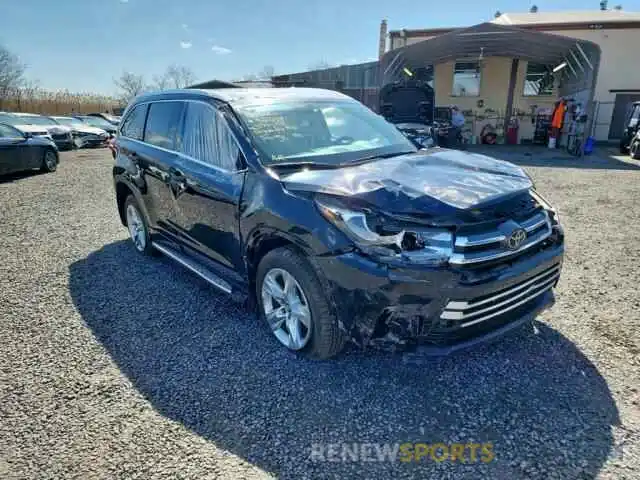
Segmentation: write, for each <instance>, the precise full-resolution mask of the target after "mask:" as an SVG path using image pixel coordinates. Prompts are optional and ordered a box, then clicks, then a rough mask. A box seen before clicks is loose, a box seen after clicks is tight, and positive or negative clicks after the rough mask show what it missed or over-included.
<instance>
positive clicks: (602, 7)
mask: <svg viewBox="0 0 640 480" xmlns="http://www.w3.org/2000/svg"><path fill="white" fill-rule="evenodd" d="M608 4H609V2H608V1H607V0H602V1H601V2H600V10H603V11H604V10H607V5H608Z"/></svg>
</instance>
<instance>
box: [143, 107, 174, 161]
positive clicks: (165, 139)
mask: <svg viewBox="0 0 640 480" xmlns="http://www.w3.org/2000/svg"><path fill="white" fill-rule="evenodd" d="M183 109H184V103H183V102H177V101H176V102H158V103H152V104H151V105H150V106H149V115H148V116H147V126H146V128H145V131H144V141H145V142H147V143H150V144H151V145H156V146H158V147H162V148H166V149H169V150H175V149H176V145H177V144H179V143H181V142H180V139H179V138H178V136H179V135H180V133H181V121H182V111H183Z"/></svg>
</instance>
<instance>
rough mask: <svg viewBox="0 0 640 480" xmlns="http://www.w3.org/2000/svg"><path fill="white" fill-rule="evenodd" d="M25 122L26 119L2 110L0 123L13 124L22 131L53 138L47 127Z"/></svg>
mask: <svg viewBox="0 0 640 480" xmlns="http://www.w3.org/2000/svg"><path fill="white" fill-rule="evenodd" d="M23 122H24V120H22V119H21V118H20V117H16V116H15V115H14V114H12V113H8V112H0V123H4V124H7V125H11V126H12V127H15V128H17V129H18V130H20V132H22V133H29V134H31V135H32V136H34V137H44V138H46V139H48V140H53V138H51V135H50V134H49V132H48V131H47V129H46V128H44V127H42V126H38V125H29V124H25V123H23Z"/></svg>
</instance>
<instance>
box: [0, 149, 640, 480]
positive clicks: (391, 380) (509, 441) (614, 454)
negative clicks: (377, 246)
mask: <svg viewBox="0 0 640 480" xmlns="http://www.w3.org/2000/svg"><path fill="white" fill-rule="evenodd" d="M519 160H520V161H521V162H522V163H524V164H525V165H524V166H525V167H526V168H527V170H528V171H529V172H530V173H531V175H532V176H533V178H534V179H535V181H536V184H537V186H538V188H539V190H540V191H541V192H543V194H544V195H545V196H546V197H547V198H548V199H549V200H550V201H551V202H552V203H554V204H555V205H556V206H557V207H558V208H559V211H560V215H561V219H562V221H563V222H564V225H565V228H566V233H567V239H568V240H567V242H568V245H567V256H566V262H565V268H564V273H563V277H562V279H561V282H560V286H559V288H558V291H557V303H556V305H555V306H554V307H553V309H552V310H550V311H548V312H545V313H544V314H543V315H542V316H541V318H540V319H539V321H538V322H536V324H535V327H534V328H531V329H525V330H523V331H521V332H519V333H517V334H516V335H513V336H510V337H508V338H505V339H503V340H502V341H500V342H499V343H496V344H492V345H488V346H484V347H481V348H479V349H476V350H474V351H473V352H470V353H465V354H461V355H456V356H453V357H449V358H444V359H428V358H424V357H422V356H421V355H419V354H404V355H403V354H395V355H394V354H385V353H378V352H364V353H363V352H359V351H356V350H353V349H352V350H348V351H347V352H346V353H345V354H343V355H342V356H340V357H339V358H338V359H335V360H333V361H327V362H311V361H306V360H302V359H300V358H297V357H296V356H294V355H291V354H289V353H287V352H285V351H284V349H282V348H280V347H279V346H278V344H277V343H276V340H275V339H272V338H271V337H270V336H269V335H268V332H266V331H265V330H264V329H263V328H260V327H259V326H258V325H257V321H256V318H255V316H254V315H253V314H251V313H250V312H248V311H246V310H245V309H243V307H241V306H238V305H236V304H234V303H232V302H231V301H230V300H229V299H228V298H226V297H225V296H223V295H221V294H219V293H218V292H217V291H215V290H214V289H213V288H210V287H209V286H208V285H207V284H206V283H205V282H203V281H201V280H200V279H198V278H196V277H195V276H194V275H192V274H190V273H188V272H187V271H185V270H184V269H182V268H181V267H179V266H177V265H175V264H173V263H171V262H170V261H168V260H167V259H164V258H158V259H149V258H142V257H140V256H138V255H137V254H136V253H135V252H134V250H133V247H132V246H131V245H130V244H129V243H128V241H126V230H125V229H124V228H123V227H122V226H121V225H120V224H119V220H118V218H117V214H116V208H115V203H114V194H113V188H112V185H111V173H110V172H111V165H112V161H111V159H110V156H109V154H108V152H107V151H106V150H82V151H79V152H71V153H64V154H62V163H61V164H60V167H59V169H58V171H57V172H56V173H53V174H44V175H43V174H26V175H19V176H13V177H9V178H4V179H0V202H1V205H0V225H1V227H2V243H1V244H0V245H1V247H0V251H1V252H2V262H1V263H0V319H1V320H0V321H1V323H0V478H3V479H17V478H20V479H23V478H24V479H40V478H43V479H44V478H47V479H49V478H77V479H93V478H105V479H106V478H140V479H147V478H193V479H205V478H265V477H270V476H274V477H279V478H293V479H300V478H369V479H373V478H379V479H385V478H421V479H423V478H504V479H515V478H545V479H548V478H562V479H578V478H580V479H587V478H594V477H598V478H610V479H624V478H628V479H632V478H640V405H639V403H638V402H639V399H640V395H639V392H638V388H640V355H639V354H640V314H639V313H638V312H639V309H640V294H639V293H638V285H639V284H640V273H639V272H640V249H639V248H638V235H639V232H640V230H639V227H638V225H640V206H639V205H640V162H635V163H632V162H627V161H619V160H616V159H615V158H610V159H608V160H602V161H600V162H593V161H591V160H586V161H583V162H582V163H581V162H578V161H571V160H566V161H556V162H546V163H545V162H540V161H536V162H533V161H531V160H530V157H529V158H527V157H523V158H520V159H519ZM527 163H528V165H527ZM354 442H358V443H373V444H381V443H390V444H396V443H405V442H419V443H430V444H433V443H438V442H442V443H445V444H451V443H465V444H466V443H469V442H472V443H473V442H477V443H487V442H488V443H492V444H493V451H494V453H495V459H494V460H493V461H492V462H489V463H487V464H485V463H483V462H467V463H464V464H463V463H460V462H452V461H443V462H437V461H434V460H433V459H431V458H429V457H427V458H424V459H422V461H420V462H408V463H404V462H399V461H395V462H389V461H384V462H378V461H370V462H361V461H344V462H343V461H340V462H322V461H314V460H312V459H311V458H310V453H311V448H312V444H322V445H327V444H330V443H337V444H340V443H347V444H352V443H354Z"/></svg>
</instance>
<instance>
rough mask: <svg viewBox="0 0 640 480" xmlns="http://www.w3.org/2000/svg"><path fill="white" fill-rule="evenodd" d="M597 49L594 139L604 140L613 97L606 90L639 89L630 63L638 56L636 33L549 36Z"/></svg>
mask: <svg viewBox="0 0 640 480" xmlns="http://www.w3.org/2000/svg"><path fill="white" fill-rule="evenodd" d="M550 33H555V34H557V35H566V36H570V37H573V38H579V39H581V40H589V41H591V42H594V43H597V44H598V45H599V46H600V50H601V54H600V68H599V70H598V78H597V82H596V91H595V100H596V101H598V102H600V107H599V112H598V118H597V123H598V125H597V126H596V132H595V135H596V139H597V140H606V139H607V138H608V135H609V123H610V122H611V117H612V115H613V105H614V101H615V98H616V94H615V93H611V92H610V90H624V89H628V90H638V89H640V69H639V68H638V66H637V62H635V61H634V60H633V59H634V58H637V56H638V53H637V52H638V45H640V29H637V28H633V29H617V30H612V29H602V30H571V31H564V32H563V31H557V32H550Z"/></svg>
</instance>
